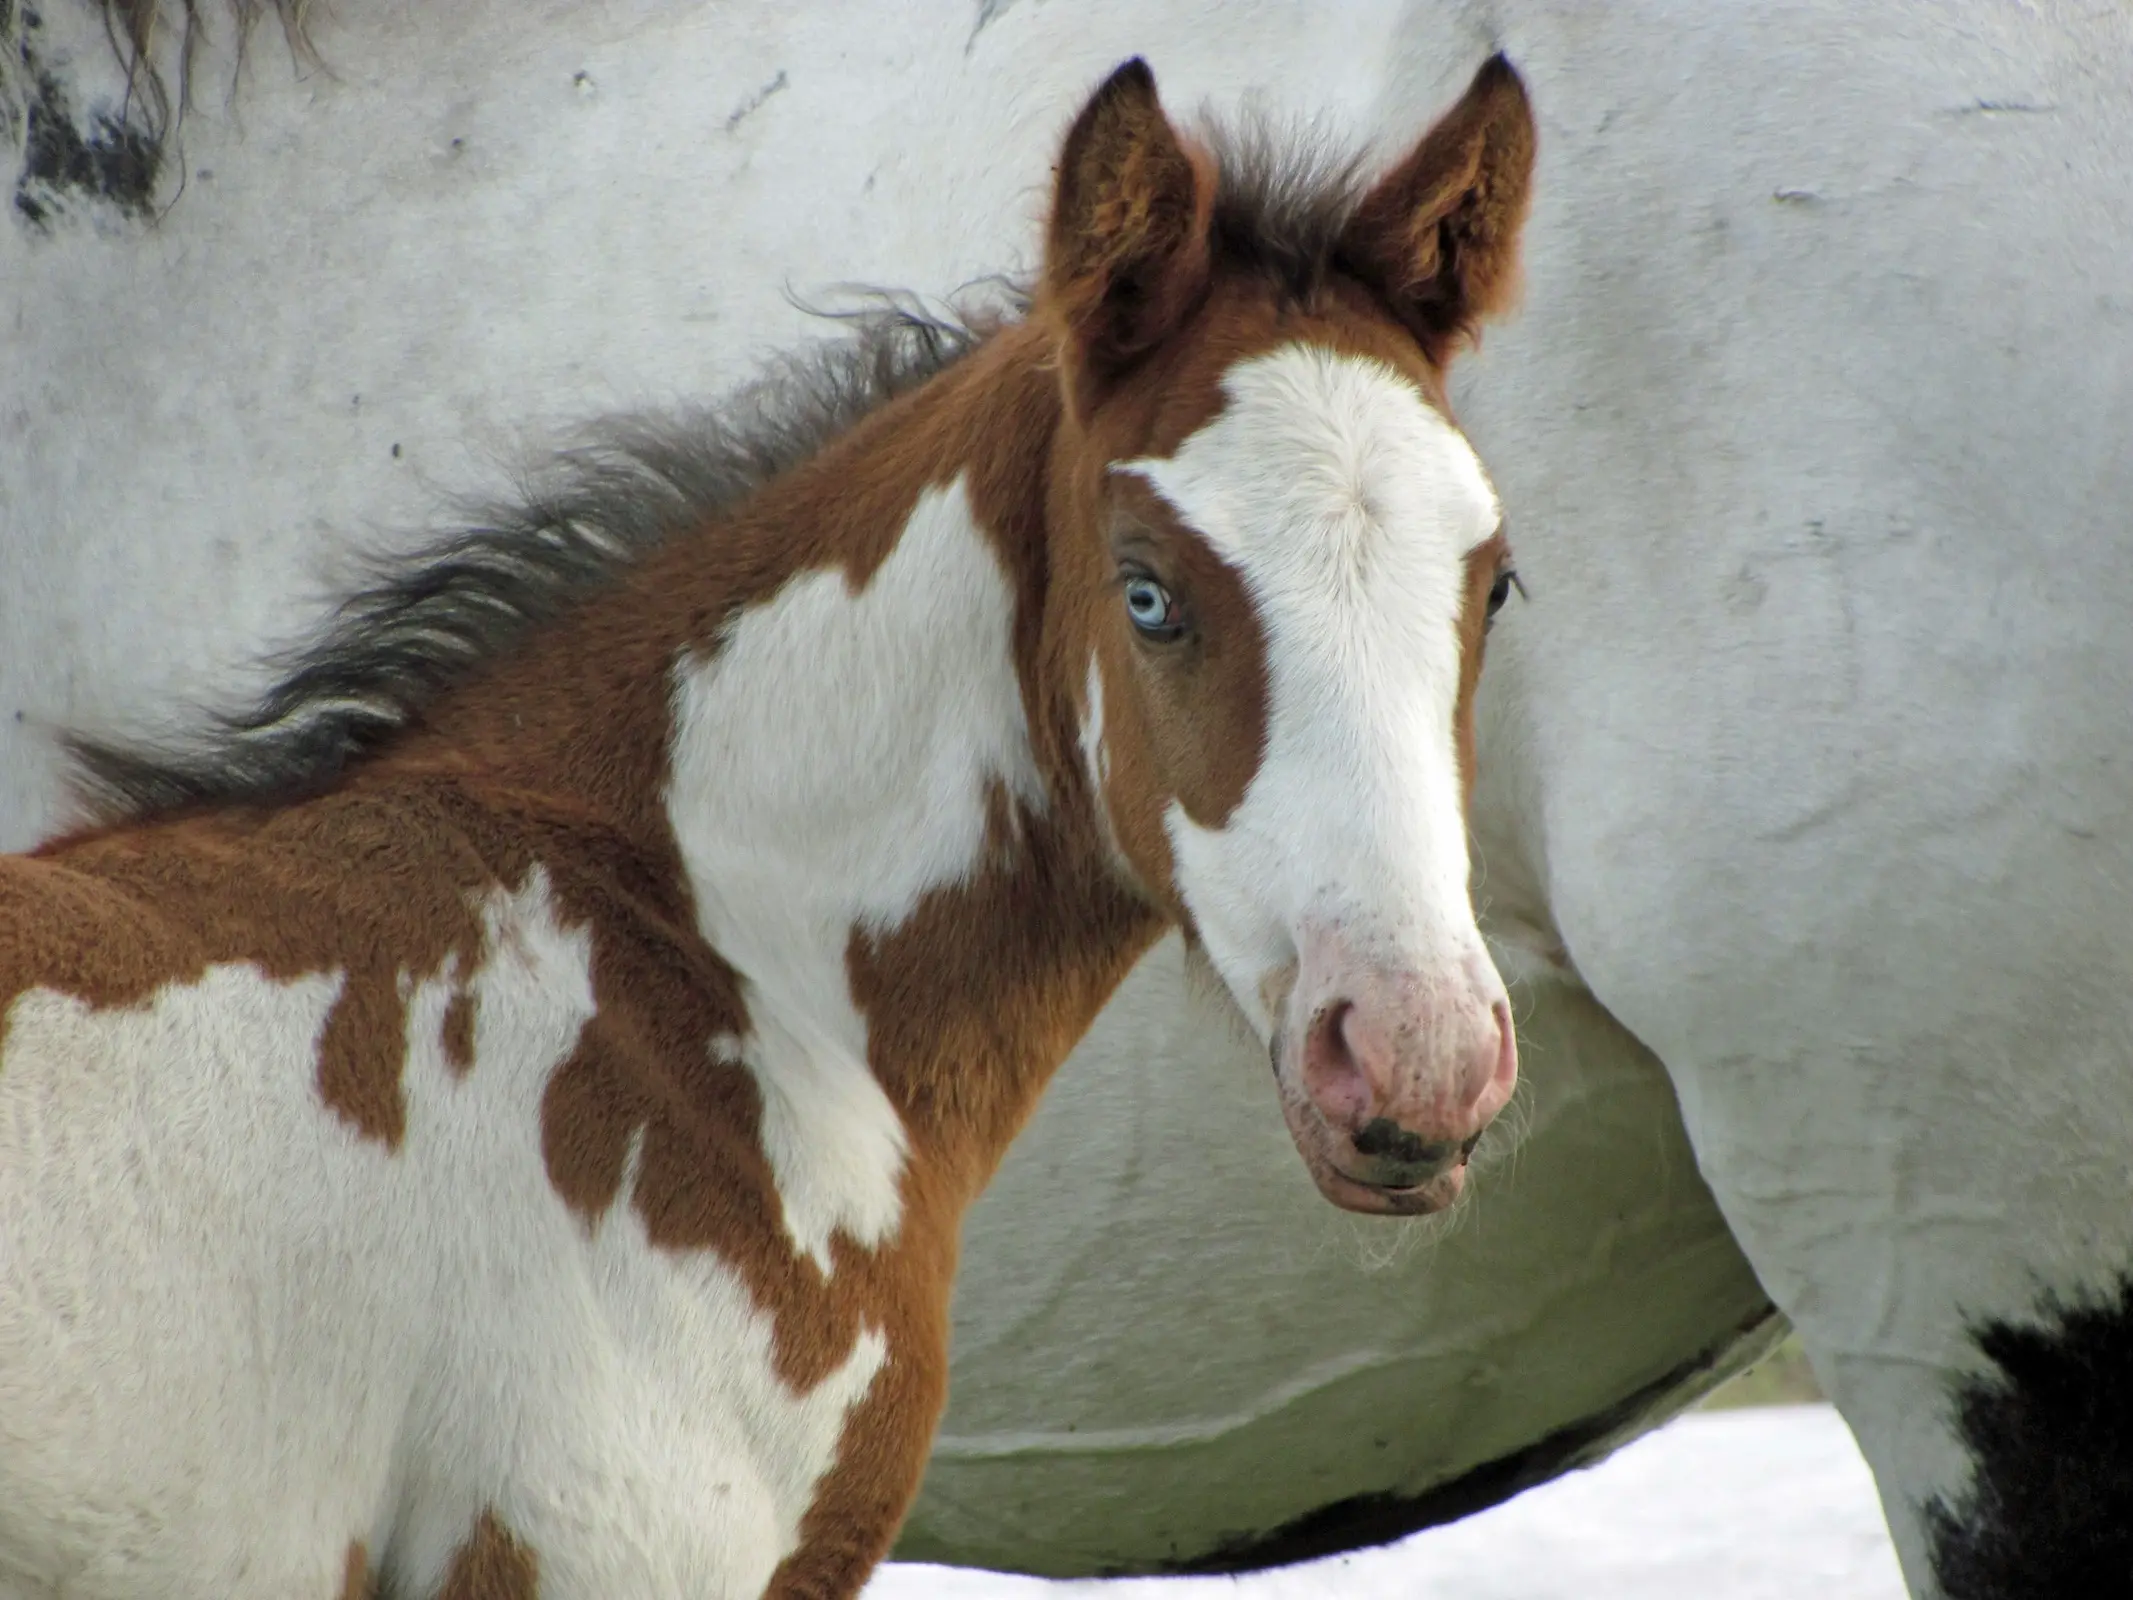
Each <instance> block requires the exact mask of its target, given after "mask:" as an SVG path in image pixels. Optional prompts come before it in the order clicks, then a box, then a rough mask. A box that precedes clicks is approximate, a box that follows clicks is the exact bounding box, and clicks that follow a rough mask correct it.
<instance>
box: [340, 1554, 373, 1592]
mask: <svg viewBox="0 0 2133 1600" xmlns="http://www.w3.org/2000/svg"><path fill="white" fill-rule="evenodd" d="M377 1592H378V1591H377V1586H376V1585H375V1584H373V1583H372V1582H371V1581H370V1551H369V1549H368V1547H366V1546H365V1545H364V1543H363V1541H362V1540H361V1539H350V1540H349V1541H348V1554H347V1556H346V1557H345V1558H344V1559H343V1561H342V1563H341V1600H372V1597H373V1596H374V1595H376V1594H377Z"/></svg>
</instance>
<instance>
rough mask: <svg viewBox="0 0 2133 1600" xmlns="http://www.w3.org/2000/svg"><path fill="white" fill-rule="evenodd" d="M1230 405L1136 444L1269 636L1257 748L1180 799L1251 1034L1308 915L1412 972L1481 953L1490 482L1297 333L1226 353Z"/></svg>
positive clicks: (1201, 889) (1367, 372)
mask: <svg viewBox="0 0 2133 1600" xmlns="http://www.w3.org/2000/svg"><path fill="white" fill-rule="evenodd" d="M1223 389H1224V393H1225V395H1226V397H1227V404H1226V405H1225V407H1224V409H1223V410H1222V412H1221V414H1220V415H1219V416H1217V417H1216V418H1215V419H1214V420H1213V421H1211V422H1210V423H1208V424H1207V425H1206V426H1205V427H1203V428H1201V429H1200V430H1199V431H1198V432H1197V433H1195V434H1193V435H1192V437H1190V438H1189V439H1187V440H1186V441H1185V443H1184V444H1183V445H1182V446H1180V447H1179V449H1178V451H1177V453H1176V454H1175V455H1173V456H1170V457H1168V458H1165V459H1149V460H1142V461H1136V462H1132V463H1129V464H1127V465H1126V466H1124V467H1122V468H1121V469H1120V470H1126V471H1133V472H1137V473H1139V474H1140V475H1141V476H1142V477H1144V478H1145V479H1146V480H1147V481H1148V482H1149V483H1150V484H1151V485H1153V486H1154V488H1155V489H1156V491H1157V492H1158V493H1160V494H1161V495H1162V497H1163V498H1164V500H1165V501H1167V502H1168V503H1169V504H1170V506H1171V508H1172V509H1173V510H1174V511H1175V512H1176V513H1177V514H1178V516H1179V517H1181V518H1182V519H1183V520H1184V521H1185V522H1186V523H1187V524H1188V525H1189V526H1190V527H1192V528H1193V529H1194V530H1196V531H1197V532H1198V533H1199V534H1200V535H1201V536H1202V537H1204V538H1205V539H1206V540H1207V541H1208V543H1209V544H1210V545H1211V546H1212V547H1213V548H1214V550H1215V551H1216V552H1217V553H1218V554H1220V555H1221V556H1222V558H1223V559H1224V560H1225V561H1227V562H1228V563H1229V564H1230V565H1231V566H1233V567H1234V568H1236V569H1237V571H1238V572H1239V573H1240V574H1242V577H1243V581H1244V584H1245V588H1246V590H1247V592H1248V593H1249V594H1250V595H1251V597H1252V599H1253V601H1254V602H1255V604H1256V605H1257V607H1258V611H1259V618H1260V625H1261V627H1262V629H1263V630H1264V633H1265V639H1266V652H1267V678H1268V706H1267V738H1266V750H1265V755H1264V758H1263V759H1262V761H1261V762H1260V765H1259V770H1258V772H1257V774H1256V775H1255V776H1254V778H1253V780H1252V783H1251V785H1250V787H1249V788H1248V789H1247V790H1246V793H1245V796H1244V799H1243V801H1242V803H1240V804H1239V805H1238V807H1237V808H1236V810H1235V811H1234V812H1233V813H1232V814H1231V816H1230V817H1229V819H1228V821H1227V823H1226V824H1225V825H1224V826H1223V827H1221V828H1219V829H1209V828H1203V827H1201V826H1199V825H1198V824H1196V823H1194V822H1193V821H1192V820H1191V819H1190V818H1189V817H1187V816H1186V815H1185V814H1184V811H1183V809H1182V807H1180V806H1177V805H1175V804H1173V805H1172V807H1171V809H1170V812H1169V815H1168V817H1167V819H1166V821H1167V823H1168V826H1169V831H1170V838H1171V845H1172V849H1173V851H1174V853H1175V858H1176V863H1177V881H1178V888H1179V892H1180V893H1181V894H1182V895H1183V897H1184V900H1185V903H1186V904H1187V905H1188V906H1189V907H1190V908H1191V910H1192V914H1193V918H1194V920H1195V922H1196V924H1197V925H1198V928H1199V931H1200V934H1201V936H1202V938H1203V939H1204V940H1205V941H1206V945H1207V950H1208V953H1209V955H1210V957H1211V958H1212V959H1213V960H1214V963H1215V965H1216V967H1217V968H1218V969H1219V970H1220V971H1221V972H1222V974H1223V977H1224V978H1225V980H1226V981H1227V982H1228V984H1229V987H1230V989H1231V992H1232V993H1233V994H1234V995H1235V996H1236V997H1237V999H1238V1001H1239V1003H1240V1004H1241V1005H1243V1006H1244V1008H1245V1009H1246V1011H1247V1013H1248V1014H1249V1015H1250V1016H1251V1018H1252V1020H1253V1022H1254V1024H1255V1025H1256V1026H1257V1027H1258V1028H1259V1029H1260V1030H1261V1032H1262V1034H1264V1033H1266V1032H1267V1031H1269V1030H1270V1029H1271V1027H1272V1025H1273V1019H1272V1018H1270V1017H1268V1016H1267V1015H1266V1007H1265V1004H1264V1002H1263V1000H1262V999H1261V997H1260V984H1261V980H1262V979H1263V978H1264V977H1265V976H1266V975H1268V974H1269V973H1272V972H1274V971H1277V970H1279V969H1281V968H1283V967H1285V966H1286V965H1288V964H1289V963H1290V962H1292V961H1294V960H1295V959H1296V949H1295V944H1294V940H1295V937H1296V933H1295V930H1296V929H1297V928H1298V927H1299V925H1301V924H1302V923H1303V922H1304V921H1305V920H1306V919H1309V918H1316V919H1320V920H1324V921H1327V922H1331V923H1335V924H1338V925H1340V926H1342V927H1343V928H1344V929H1345V930H1346V931H1347V933H1348V935H1349V937H1350V939H1351V940H1352V941H1353V942H1355V943H1357V944H1363V945H1368V946H1371V947H1373V948H1376V949H1378V950H1381V951H1382V952H1384V953H1385V954H1386V955H1388V956H1391V957H1395V958H1398V959H1400V960H1401V961H1402V963H1403V964H1405V965H1409V966H1414V967H1420V968H1423V969H1424V970H1430V969H1437V970H1442V969H1444V968H1445V967H1446V966H1447V965H1448V964H1450V963H1452V962H1456V961H1458V960H1460V959H1461V958H1463V957H1465V956H1466V955H1467V954H1468V953H1469V952H1478V951H1479V950H1480V949H1481V942H1480V936H1479V933H1478V932H1477V931H1476V929H1475V927H1474V919H1473V914H1472V911H1471V909H1470V905H1469V901H1468V898H1467V850H1466V826H1465V817H1464V810H1463V807H1462V804H1461V800H1460V786H1459V772H1458V756H1457V750H1456V746H1455V743H1454V737H1455V731H1454V722H1453V717H1454V708H1455V702H1456V698H1457V694H1458V686H1459V671H1460V648H1459V632H1458V630H1459V620H1460V611H1461V607H1462V605H1463V604H1464V596H1465V558H1466V556H1467V554H1468V553H1469V552H1470V551H1471V550H1473V549H1474V547H1475V546H1477V545H1479V544H1481V543H1482V542H1484V541H1485V540H1487V539H1488V538H1489V537H1490V536H1491V535H1492V534H1493V533H1494V531H1495V529H1496V526H1497V523H1498V520H1499V513H1498V508H1497V503H1496V495H1495V491H1494V490H1493V489H1492V488H1491V487H1490V485H1489V481H1488V478H1487V476H1486V475H1485V474H1484V473H1483V471H1482V468H1481V464H1480V462H1479V461H1478V460H1477V459H1476V458H1475V455H1474V452H1473V450H1472V448H1471V447H1470V446H1469V445H1468V444H1467V442H1466V440H1465V439H1464V438H1463V437H1462V436H1461V435H1460V433H1459V431H1458V430H1457V429H1456V428H1454V427H1453V426H1452V425H1451V424H1450V423H1449V422H1448V421H1446V420H1445V418H1444V417H1443V415H1442V414H1440V413H1439V412H1438V411H1437V410H1436V409H1435V408H1434V407H1433V406H1431V405H1430V404H1429V403H1428V402H1427V401H1426V400H1425V399H1424V398H1423V396H1422V395H1421V393H1420V392H1419V391H1418V390H1417V389H1416V388H1415V386H1414V385H1413V384H1412V383H1410V382H1408V381H1407V380H1405V379H1404V378H1402V377H1401V376H1399V374H1397V373H1396V372H1394V371H1393V370H1392V369H1391V368H1389V367H1387V366H1385V365H1383V364H1382V363H1380V362H1376V361H1372V360H1368V359H1365V358H1362V357H1358V356H1351V355H1342V354H1338V353H1336V352H1333V351H1330V350H1327V349H1324V348H1323V347H1319V346H1315V345H1307V344H1297V345H1289V346H1285V347H1283V348H1281V349H1279V350H1276V351H1273V352H1272V353H1270V354H1267V355H1264V356H1258V357H1255V358H1253V359H1251V360H1248V361H1243V362H1240V363H1238V364H1237V365H1236V366H1235V367H1233V368H1231V369H1230V371H1229V372H1228V373H1227V374H1226V375H1225V377H1224V379H1223Z"/></svg>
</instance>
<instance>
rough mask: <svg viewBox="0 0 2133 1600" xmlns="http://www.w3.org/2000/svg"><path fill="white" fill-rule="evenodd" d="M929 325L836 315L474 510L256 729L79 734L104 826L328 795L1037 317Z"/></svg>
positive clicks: (903, 301) (610, 429)
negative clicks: (164, 739) (826, 327)
mask: <svg viewBox="0 0 2133 1600" xmlns="http://www.w3.org/2000/svg"><path fill="white" fill-rule="evenodd" d="M998 287H999V290H1000V298H1002V299H1004V300H1005V302H1006V304H1005V305H1004V306H1002V307H999V308H997V309H995V310H991V311H977V312H972V313H969V314H965V313H964V312H961V311H952V312H948V313H943V314H939V315H936V314H933V313H930V312H927V311H925V310H924V309H922V308H921V307H920V306H919V305H918V304H917V303H916V302H915V301H914V300H912V299H911V298H909V297H906V296H892V295H875V296H871V297H870V298H869V300H868V301H867V303H866V304H865V307H864V308H863V309H860V310H856V311H844V312H834V313H827V314H828V315H832V316H834V317H835V318H836V319H837V320H839V321H842V322H844V323H846V324H848V325H849V328H850V332H849V334H848V335H847V337H845V338H843V339H836V340H829V341H825V342H823V343H821V344H818V345H815V346H813V347H811V348H806V349H803V350H801V351H799V352H797V353H795V354H793V355H790V356H787V357H785V358H783V359H781V360H779V361H777V362H775V363H773V364H772V365H771V366H769V367H768V368H766V369H765V370H764V371H763V372H762V373H761V374H760V375H759V376H758V377H756V378H755V379H754V380H752V381H751V382H749V383H748V384H747V385H745V386H744V387H742V388H741V389H739V390H738V391H736V392H735V393H734V394H733V395H731V396H730V397H728V398H727V399H725V400H723V401H721V402H719V403H717V404H716V405H714V406H711V407H707V408H704V409H702V410H697V411H691V412H686V413H682V414H679V415H675V416H670V417H652V416H634V417H624V418H619V419H613V420H610V421H607V422H604V423H600V424H598V425H596V426H594V427H592V428H589V429H587V430H586V431H585V433H584V434H583V435H582V436H581V438H580V440H579V442H578V443H577V444H576V445H575V446H573V447H572V448H569V449H566V450H564V451H562V452H560V453H559V454H558V455H557V456H556V457H555V459H554V460H553V461H551V462H549V463H547V464H546V465H544V466H543V467H541V468H539V469H537V470H536V471H534V472H532V473H530V474H529V475H528V476H527V478H526V480H525V481H524V482H523V484H522V485H521V488H520V491H519V493H518V495H517V496H516V497H515V498H512V499H509V500H503V501H498V502H494V503H490V504H483V505H477V506H472V507H469V508H468V509H467V511H466V512H465V514H464V520H462V521H461V522H460V524H459V526H458V527H456V528H454V529H452V530H451V531H449V532H447V533H445V534H444V535H443V536H442V537H440V538H438V539H436V540H434V541H433V542H432V543H431V544H430V545H429V547H428V548H427V549H426V550H422V551H419V552H418V553H416V554H415V555H413V556H398V557H391V558H383V559H374V560H372V561H370V562H368V563H367V578H368V581H367V582H365V583H363V585H362V586H361V587H359V588H358V589H356V590H355V592H354V593H352V594H350V595H349V596H348V597H347V598H346V599H345V600H343V601H342V602H341V603H340V604H339V606H338V607H337V608H336V609H335V610H334V612H333V615H332V618H331V620H330V621H329V622H328V624H327V625H326V627H325V629H324V631H323V632H322V634H321V635H320V636H319V637H318V638H317V639H316V640H315V641H314V642H312V643H310V644H308V645H304V646H301V647H299V648H298V649H296V650H294V651H292V652H289V653H287V654H285V655H283V656H282V657H280V658H279V659H278V663H277V664H278V665H280V666H281V667H282V668H283V676H282V678H281V680H280V682H279V683H278V684H276V685H275V687H274V688H273V689H271V690H270V691H269V692H268V693H267V694H266V696H265V697H264V698H263V699H261V700H260V701H259V702H258V703H257V704H256V705H254V706H252V707H251V708H250V709H248V710H244V711H240V712H236V713H223V714H214V715H210V716H209V718H208V719H207V725H206V726H205V728H204V729H203V730H202V731H201V732H199V733H197V734H195V735H193V736H191V737H188V738H184V739H182V740H179V741H175V742H170V743H163V744H146V743H132V742H126V741H120V740H115V739H114V740H106V739H101V738H95V737H91V736H88V735H83V734H70V735H68V736H67V737H66V740H65V743H66V746H67V749H68V752H69V754H70V755H71V756H72V758H73V762H74V776H75V789H76V793H77V795H78V797H79V798H80V800H81V802H82V803H83V805H84V806H85V808H86V810H87V812H88V814H89V816H90V817H91V818H92V819H94V820H96V821H101V822H117V821H133V820H139V819H142V818H145V817H150V816H156V815H163V814H168V813H170V812H174V811H182V810H189V809H193V808H196V807H202V806H210V805H219V804H230V803H244V802H264V801H271V800H277V799H286V798H289V797H290V796H292V795H296V794H301V793H306V792H310V791H315V790H316V789H318V788H321V787H323V786H324V785H326V784H328V783H331V782H332V781H333V779H334V778H335V777H336V776H337V775H339V774H340V773H341V772H342V771H343V770H344V769H346V768H347V766H348V765H349V764H350V763H351V762H354V761H358V760H360V759H362V758H363V757H364V756H366V755H368V754H370V753H372V752H374V751H375V750H377V749H378V748H380V747H381V746H382V745H384V744H385V743H386V742H387V741H388V740H390V739H391V738H392V737H393V736H394V735H395V734H397V733H398V732H399V731H400V730H401V729H402V728H404V727H406V726H407V725H408V724H409V723H411V722H413V721H415V720H416V719H417V718H419V716H420V715H421V713H422V711H423V709H424V708H425V707H426V706H428V705H429V704H430V703H431V702H433V701H434V700H435V699H436V698H437V696H438V695H440V694H442V693H443V692H444V691H446V690H447V689H449V688H451V687H452V686H453V685H454V684H456V683H459V682H460V681H462V680H463V679H465V678H466V677H468V676H469V675H470V674H471V673H472V672H473V671H474V669H476V668H477V667H479V666H481V665H482V664H483V663H485V662H487V661H490V660H493V659H494V658H495V657H497V656H498V655H500V654H502V653H503V652H505V651H508V650H509V649H511V648H512V647H513V646H514V645H516V644H518V643H519V642H520V641H521V640H522V639H523V638H524V637H525V635H526V634H527V633H528V632H529V631H530V630H532V629H533V628H535V627H536V626H538V625H539V624H541V623H543V622H545V621H548V620H550V619H552V618H554V617H556V616H558V615H560V614H561V613H563V612H565V611H567V610H569V609H570V608H571V607H572V606H574V605H576V604H577V603H579V602H580V601H582V600H583V599H585V598H586V597H587V596H588V595H589V594H592V593H595V592H597V591H599V590H600V589H602V588H604V587H605V586H607V585H608V584H610V583H612V582H613V581H615V579H616V578H617V576H618V575H619V574H620V573H621V572H622V571H623V570H624V569H625V568H627V567H628V566H629V565H630V564H631V563H632V562H634V561H636V560H637V559H638V558H639V557H641V556H642V555H644V554H645V553H646V552H647V551H650V550H652V549H655V548H657V547H658V546H659V545H661V544H663V543H664V542H665V541H666V540H668V539H669V538H672V537H674V536H676V535H678V534H683V533H688V532H693V531H696V530H699V529H702V528H703V527H704V526H705V525H706V524H707V523H713V522H716V521H717V520H719V519H720V517H721V516H722V515H724V514H725V513H727V512H730V511H731V510H732V509H733V508H734V507H735V506H736V505H738V504H739V503H740V502H741V501H743V500H745V499H746V498H747V497H748V496H749V495H751V494H752V493H754V492H755V491H756V490H757V489H758V488H760V487H761V486H762V485H763V484H765V483H767V482H769V481H770V480H771V479H773V478H776V477H778V476H780V475H781V474H783V473H786V472H790V471H791V470H792V469H793V468H795V467H797V466H799V465H801V464H802V463H804V462H805V461H807V460H808V459H809V458H810V457H812V456H814V455H815V454H816V453H817V452H818V451H820V450H821V449H822V448H823V446H824V445H826V444H828V443H829V442H830V441H831V440H833V439H835V438H836V437H837V436H838V435H840V434H842V433H844V432H845V431H846V430H848V429H849V428H851V427H852V425H853V424H855V423H856V422H858V421H859V419H860V418H862V417H864V416H865V415H867V414H868V413H869V412H871V411H873V410H874V409H876V408H877V407H879V406H881V405H883V404H885V403H886V402H887V401H889V400H891V399H893V398H895V397H896V396H897V395H899V394H902V393H904V392H905V391H906V390H909V389H913V388H916V387H917V386H918V385H920V384H922V383H924V382H925V381H926V380H928V379H929V378H932V377H933V376H935V375H936V374H937V373H940V372H942V371H944V370H946V369H947V368H948V367H950V366H952V365H954V364H955V363H956V362H957V361H959V360H961V359H962V358H963V357H964V356H965V355H967V354H969V353H970V352H971V351H972V350H974V349H975V348H977V346H978V345H979V344H981V343H982V342H983V341H984V340H985V338H986V337H988V336H989V334H990V333H991V331H992V330H993V329H994V328H995V327H997V326H998V325H999V323H1000V321H1001V319H1002V315H1003V314H1005V313H1011V312H1015V311H1019V310H1020V309H1022V297H1021V295H1020V294H1019V292H1018V291H1016V290H1014V289H1013V288H1012V287H1010V286H1006V285H1000V286H998Z"/></svg>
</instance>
